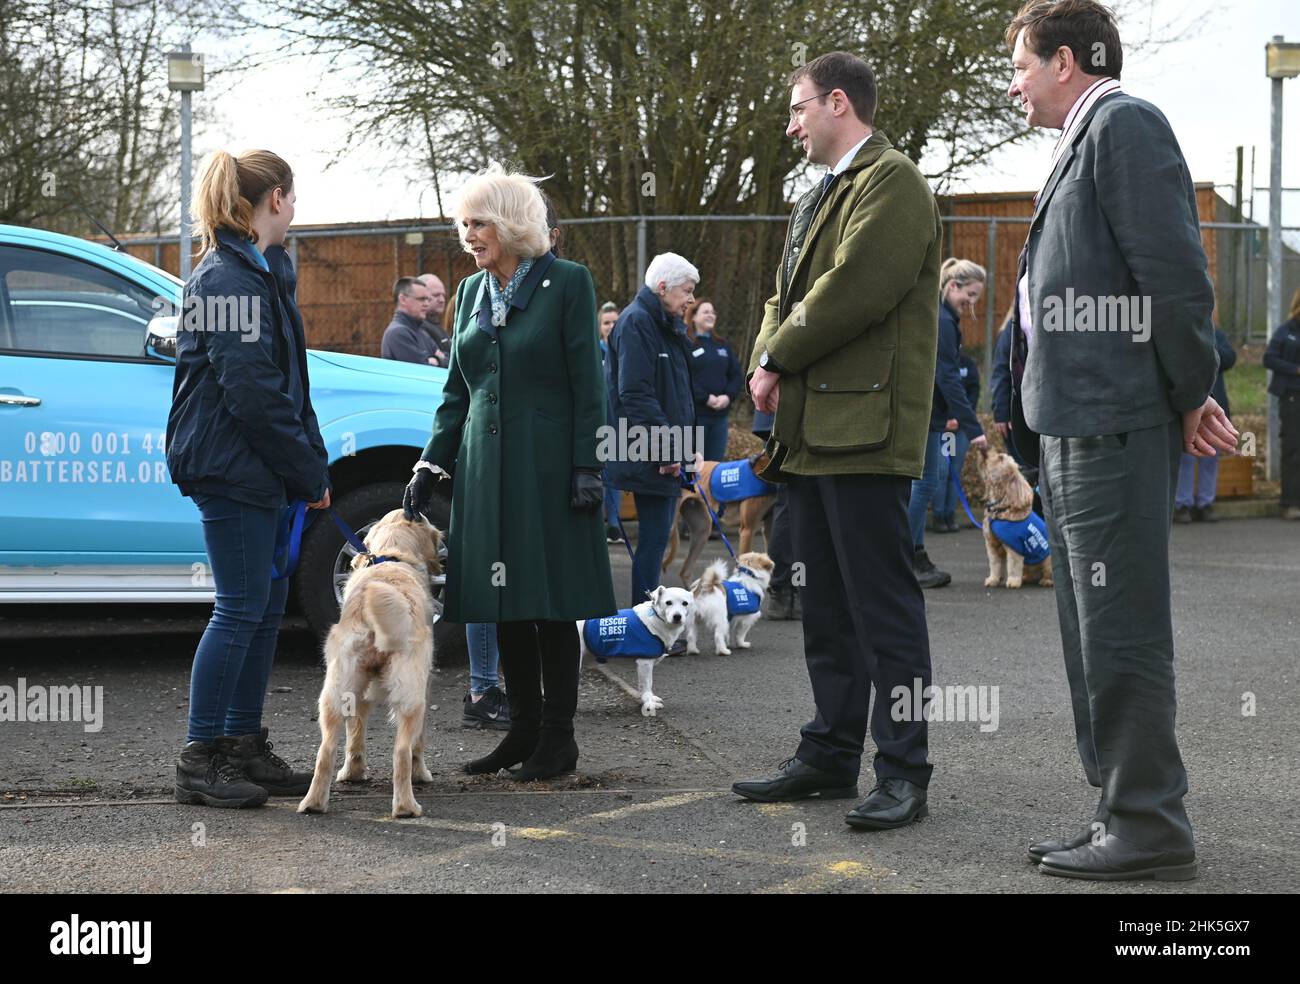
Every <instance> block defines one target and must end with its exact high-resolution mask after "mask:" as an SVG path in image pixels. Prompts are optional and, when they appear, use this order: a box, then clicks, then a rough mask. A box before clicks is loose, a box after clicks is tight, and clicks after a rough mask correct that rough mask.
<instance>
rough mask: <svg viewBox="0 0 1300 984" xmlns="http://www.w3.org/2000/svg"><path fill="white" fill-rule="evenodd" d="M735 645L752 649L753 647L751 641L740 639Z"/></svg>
mask: <svg viewBox="0 0 1300 984" xmlns="http://www.w3.org/2000/svg"><path fill="white" fill-rule="evenodd" d="M736 645H737V646H739V647H740V648H741V649H753V648H754V644H753V643H752V642H746V641H744V640H741V641H740V642H737V643H736Z"/></svg>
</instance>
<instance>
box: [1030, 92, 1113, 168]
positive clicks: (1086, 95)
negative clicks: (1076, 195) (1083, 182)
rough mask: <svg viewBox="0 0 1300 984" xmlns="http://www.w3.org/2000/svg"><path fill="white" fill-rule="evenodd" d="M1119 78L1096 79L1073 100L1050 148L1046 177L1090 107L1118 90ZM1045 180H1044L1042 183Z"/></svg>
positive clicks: (1068, 144) (1059, 158) (1054, 166)
mask: <svg viewBox="0 0 1300 984" xmlns="http://www.w3.org/2000/svg"><path fill="white" fill-rule="evenodd" d="M1119 91H1121V90H1120V84H1119V79H1111V78H1105V79H1098V80H1097V81H1096V82H1094V83H1093V84H1092V85H1090V86H1088V88H1086V89H1084V90H1083V92H1082V93H1081V94H1080V95H1079V98H1078V99H1076V100H1075V101H1074V105H1073V106H1071V107H1070V112H1069V113H1067V114H1066V116H1065V125H1064V126H1062V127H1061V135H1060V136H1059V137H1057V138H1056V147H1055V148H1054V149H1053V150H1052V166H1051V167H1049V168H1048V169H1047V174H1048V177H1051V174H1052V172H1053V171H1055V170H1056V165H1057V163H1058V162H1059V161H1060V160H1061V155H1062V154H1064V153H1065V148H1066V147H1068V146H1070V143H1071V142H1072V141H1073V140H1074V135H1075V133H1076V132H1077V131H1078V129H1079V126H1080V125H1081V124H1082V123H1083V121H1084V119H1086V118H1087V116H1088V113H1089V112H1090V111H1091V110H1092V107H1093V106H1095V105H1097V103H1098V102H1100V101H1101V100H1102V99H1105V98H1106V97H1107V96H1109V95H1113V94H1114V93H1116V92H1119ZM1045 183H1046V180H1044V184H1045Z"/></svg>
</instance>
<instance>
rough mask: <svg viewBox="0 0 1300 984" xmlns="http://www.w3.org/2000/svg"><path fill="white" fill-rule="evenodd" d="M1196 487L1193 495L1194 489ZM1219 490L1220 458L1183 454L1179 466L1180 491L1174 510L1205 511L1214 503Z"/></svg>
mask: <svg viewBox="0 0 1300 984" xmlns="http://www.w3.org/2000/svg"><path fill="white" fill-rule="evenodd" d="M1193 486H1195V493H1194V494H1193V491H1192V487H1193ZM1218 488H1219V456H1218V455H1215V456H1214V457H1213V458H1198V457H1196V456H1195V455H1192V454H1187V453H1186V452H1183V458H1182V461H1181V462H1180V463H1179V465H1178V491H1177V492H1175V493H1174V508H1176V509H1191V508H1192V507H1193V506H1195V507H1196V508H1197V509H1204V508H1205V507H1206V506H1208V505H1210V504H1211V503H1212V502H1214V495H1215V493H1216V492H1217V491H1218Z"/></svg>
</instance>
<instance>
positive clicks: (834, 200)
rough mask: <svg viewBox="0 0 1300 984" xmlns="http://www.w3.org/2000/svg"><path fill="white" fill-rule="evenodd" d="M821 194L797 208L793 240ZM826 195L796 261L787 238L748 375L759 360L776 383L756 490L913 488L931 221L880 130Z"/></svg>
mask: <svg viewBox="0 0 1300 984" xmlns="http://www.w3.org/2000/svg"><path fill="white" fill-rule="evenodd" d="M820 191H821V188H820V186H818V187H816V188H814V189H813V190H812V191H811V192H810V193H809V194H808V195H805V196H804V198H803V199H802V200H801V201H800V202H799V204H798V205H796V207H795V211H794V215H792V216H791V220H790V228H791V230H792V231H793V230H794V229H796V228H797V226H798V223H800V222H801V221H802V222H803V223H805V224H806V223H807V212H808V210H809V209H810V208H811V206H812V204H813V203H814V202H815V201H816V200H817V195H818V194H819V193H820ZM828 194H829V197H828V199H827V200H826V201H825V202H823V203H822V205H821V207H820V208H819V209H818V210H817V212H816V213H815V215H814V217H813V219H812V224H811V225H810V226H809V227H808V233H807V236H806V237H805V238H804V241H803V246H802V248H801V249H800V250H799V252H798V253H797V255H792V253H791V250H792V245H791V241H790V238H791V237H790V233H787V235H786V244H785V255H784V257H783V260H782V263H781V269H780V270H779V271H778V273H777V284H776V287H777V292H776V295H775V296H774V297H772V298H771V299H770V300H769V301H768V302H767V307H766V309H765V312H764V317H763V327H762V329H761V330H760V332H759V335H758V339H757V341H756V342H755V343H754V351H753V357H752V359H751V362H750V367H749V372H750V373H751V374H752V373H753V372H754V370H755V369H756V368H757V367H758V361H759V358H760V357H761V356H762V354H763V352H764V351H766V352H767V353H768V355H769V358H770V360H771V362H772V363H774V364H775V365H776V366H777V367H779V368H780V369H781V371H782V376H781V386H780V394H779V399H778V403H777V410H776V417H775V420H774V421H773V424H772V435H771V438H770V440H769V442H768V451H769V452H770V453H771V455H772V460H773V467H772V468H769V469H768V470H767V471H765V472H764V475H763V477H764V478H769V479H774V480H776V481H781V480H782V479H784V478H786V477H788V476H790V475H836V474H849V473H858V474H862V473H867V474H880V475H907V476H910V477H912V478H919V477H920V476H921V472H922V469H923V465H924V459H925V442H926V438H927V436H928V433H929V429H930V402H931V400H932V399H933V395H934V366H935V353H936V350H937V347H938V332H939V265H940V257H941V249H942V228H941V224H940V221H939V208H938V205H937V204H936V203H935V200H934V195H933V194H932V193H931V191H930V187H929V185H927V184H926V181H925V178H924V177H923V176H922V175H921V172H920V171H919V170H918V169H917V167H916V165H915V164H913V163H912V162H911V161H910V160H909V159H908V158H907V157H905V156H904V155H903V154H901V153H899V152H898V151H896V150H894V149H893V147H892V146H891V145H890V143H889V141H888V140H887V139H886V138H885V136H884V134H882V133H880V132H879V131H876V132H875V133H873V134H872V135H871V137H870V138H869V139H868V140H867V142H866V143H865V144H863V145H862V147H861V148H860V149H859V150H858V153H857V155H856V156H855V157H854V158H853V162H852V163H851V164H850V165H849V166H848V168H847V169H846V170H845V171H844V172H842V173H841V174H840V176H839V177H838V178H837V179H836V180H835V182H833V183H832V185H831V187H830V191H829V193H828ZM801 217H802V218H801ZM787 269H789V270H790V273H789V276H787V273H786V272H787ZM769 368H771V367H770V366H769Z"/></svg>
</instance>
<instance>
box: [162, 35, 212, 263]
mask: <svg viewBox="0 0 1300 984" xmlns="http://www.w3.org/2000/svg"><path fill="white" fill-rule="evenodd" d="M167 88H169V89H171V91H172V92H179V93H180V94H181V234H180V251H181V257H180V263H181V279H182V280H188V279H189V276H190V175H191V173H192V172H193V170H194V167H193V164H192V161H191V156H190V93H191V92H201V91H202V90H203V56H202V55H200V54H198V53H197V52H192V51H190V44H189V42H188V41H187V42H185V44H183V45H182V46H181V49H180V50H179V51H169V52H167Z"/></svg>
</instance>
